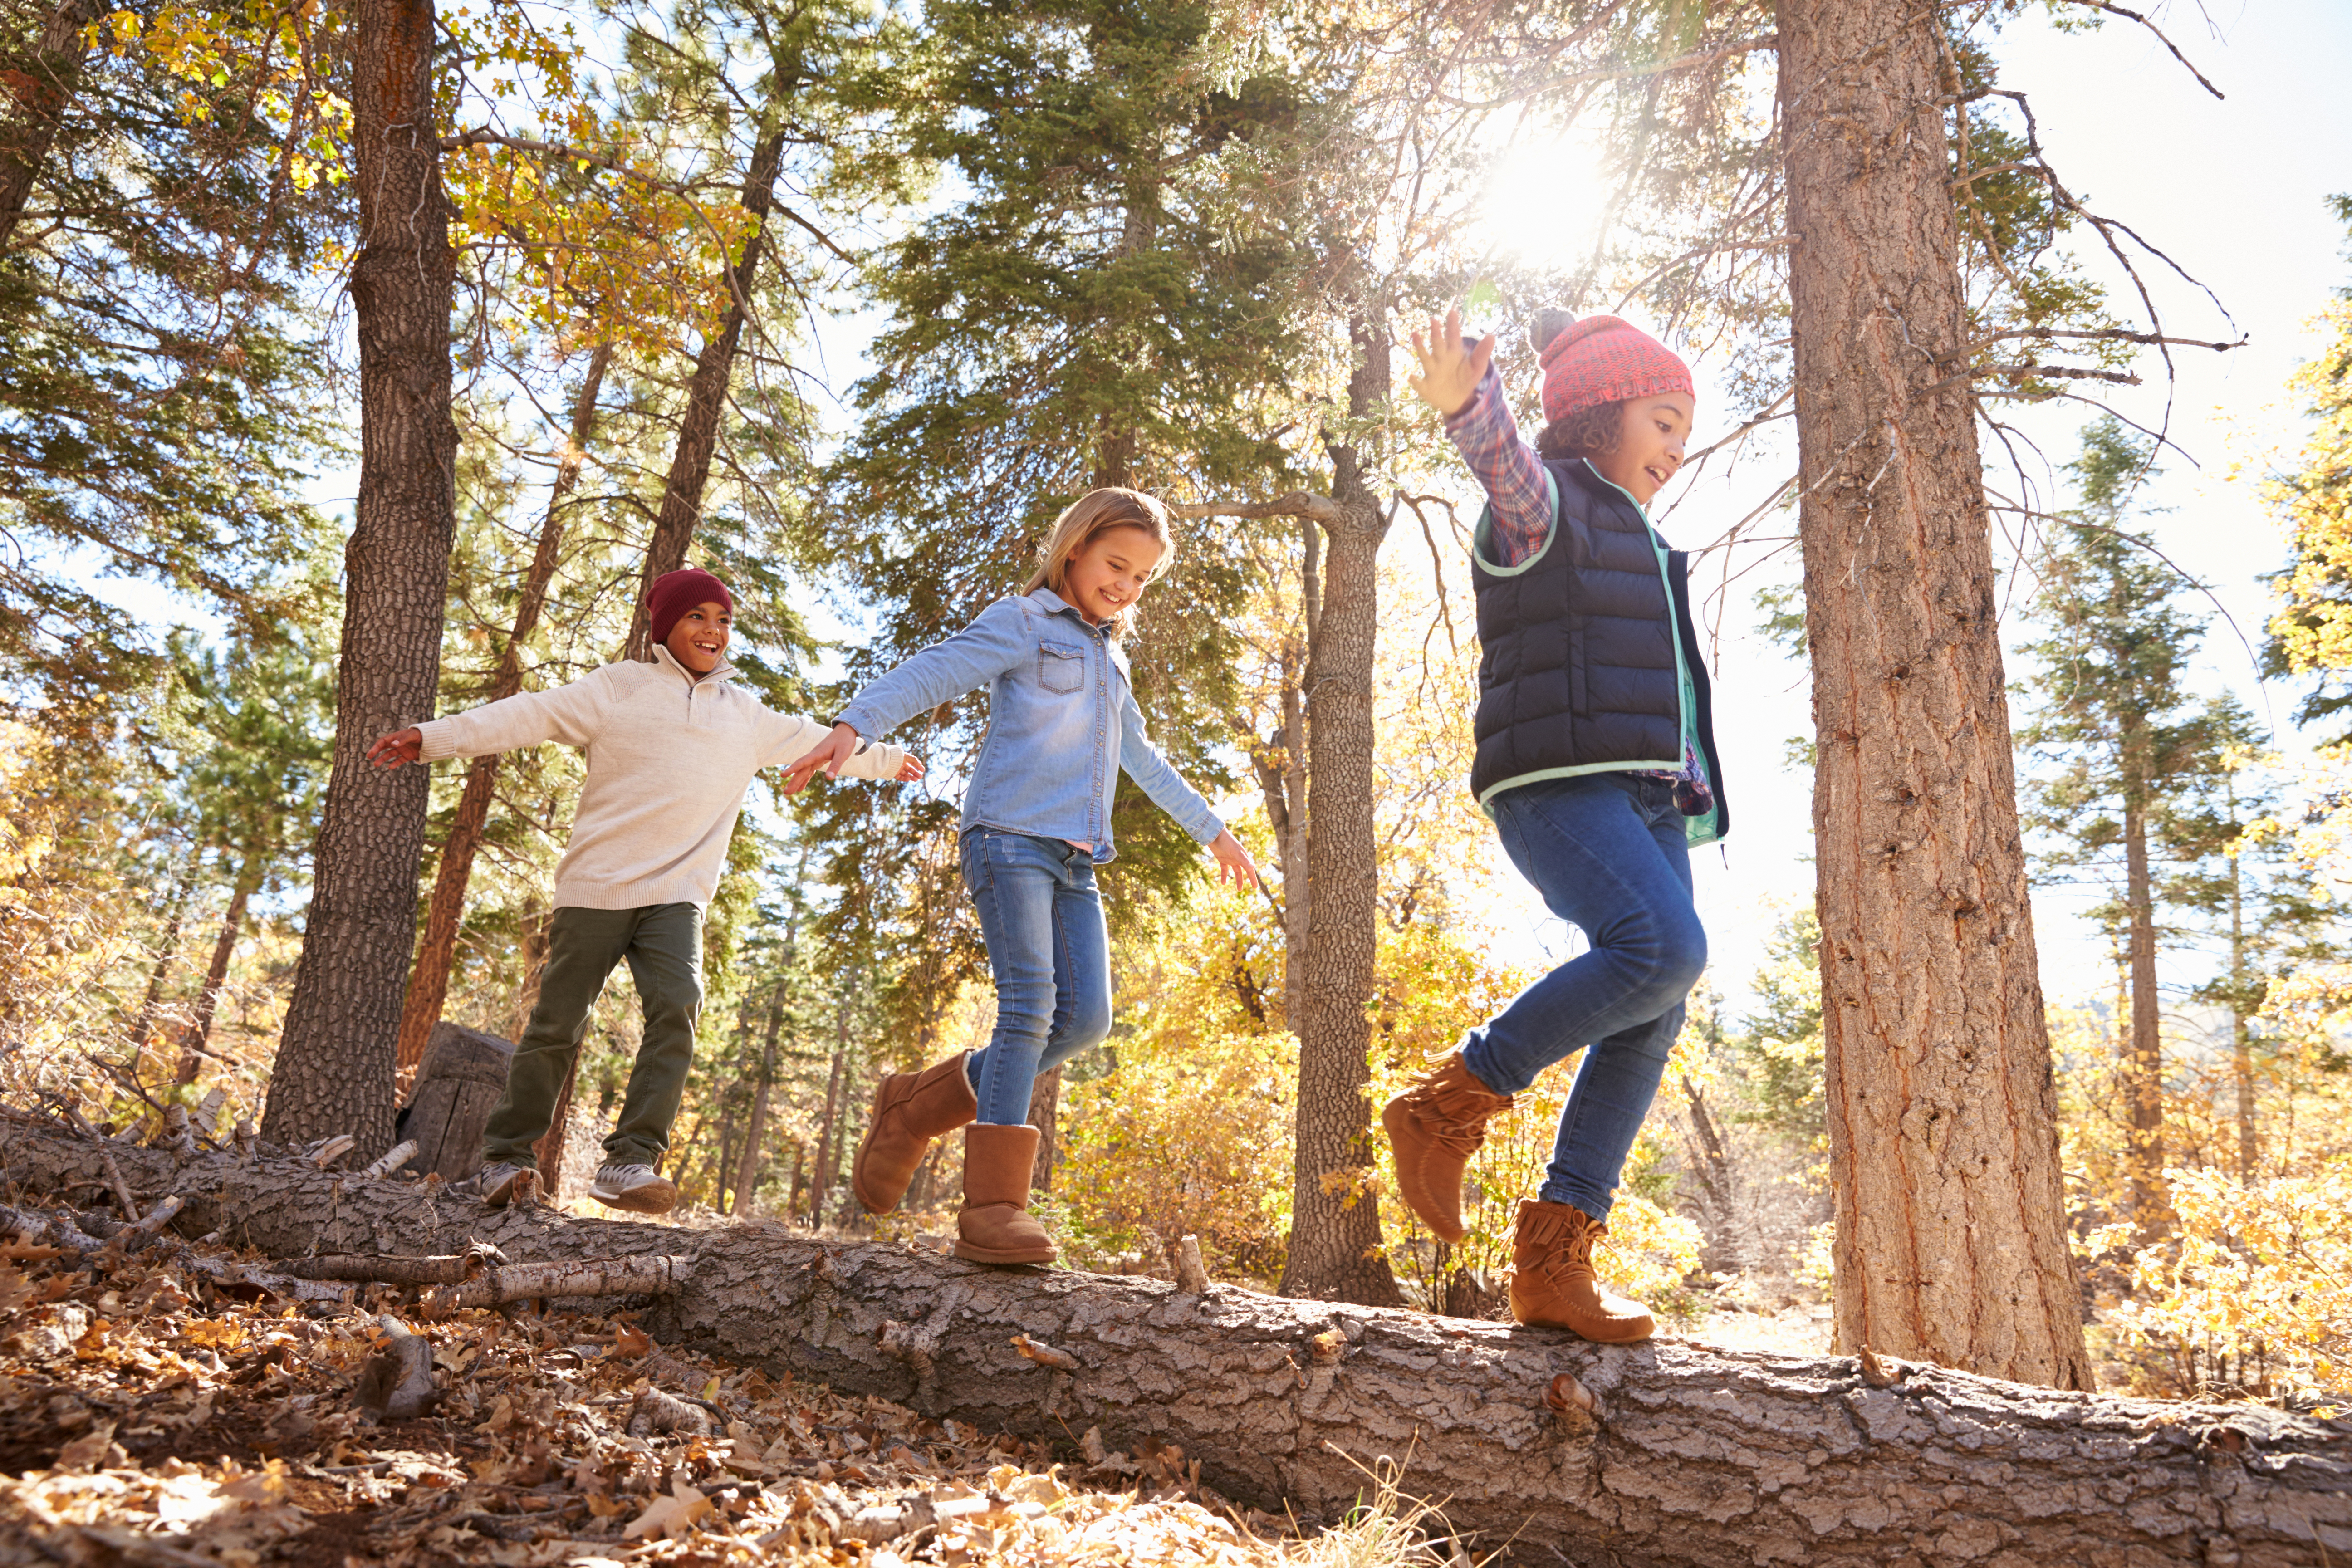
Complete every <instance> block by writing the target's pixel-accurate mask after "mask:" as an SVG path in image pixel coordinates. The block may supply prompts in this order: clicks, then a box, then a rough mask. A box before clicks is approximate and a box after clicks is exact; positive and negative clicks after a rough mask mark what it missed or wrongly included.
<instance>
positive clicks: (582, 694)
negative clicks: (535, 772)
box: [367, 670, 605, 768]
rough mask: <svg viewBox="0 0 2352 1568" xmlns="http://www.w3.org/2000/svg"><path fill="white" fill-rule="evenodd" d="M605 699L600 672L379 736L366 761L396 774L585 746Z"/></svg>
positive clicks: (598, 724)
mask: <svg viewBox="0 0 2352 1568" xmlns="http://www.w3.org/2000/svg"><path fill="white" fill-rule="evenodd" d="M604 699H605V689H604V672H603V671H602V670H599V671H597V672H596V673H595V674H593V675H590V676H588V677H587V678H585V679H581V680H574V681H572V682H571V683H570V684H568V685H564V686H559V687H557V688H555V689H553V690H552V691H525V692H521V693H519V694H518V695H516V696H513V697H508V698H502V699H500V700H499V701H496V702H489V703H485V704H483V705H482V706H481V707H479V708H469V709H467V710H466V711H465V712H463V713H452V714H450V715H449V716H448V717H446V718H445V719H434V720H430V721H427V722H425V723H423V724H412V725H410V726H409V727H408V728H407V729H405V730H395V731H393V732H392V733H391V734H389V735H380V736H378V737H377V738H376V741H375V743H374V744H373V745H372V746H370V747H369V748H368V753H367V754H368V761H369V762H371V763H374V764H375V765H376V766H377V767H380V768H397V767H400V766H403V765H404V764H405V763H419V762H423V763H437V762H439V761H441V760H442V759H443V758H445V757H478V756H481V755H483V754H484V753H486V752H510V751H513V750H514V749H515V748H516V747H518V746H536V745H539V744H541V742H547V741H561V742H563V743H564V744H565V745H567V746H585V745H586V744H587V743H588V742H590V741H592V740H593V739H595V737H596V731H597V730H598V729H599V728H600V727H601V725H602V723H603V720H604Z"/></svg>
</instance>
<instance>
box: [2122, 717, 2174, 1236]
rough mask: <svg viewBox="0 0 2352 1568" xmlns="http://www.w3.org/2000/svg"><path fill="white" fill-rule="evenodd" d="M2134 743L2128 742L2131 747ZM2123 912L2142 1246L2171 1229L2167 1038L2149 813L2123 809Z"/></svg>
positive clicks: (2127, 1065) (2128, 1083) (2132, 1141)
mask: <svg viewBox="0 0 2352 1568" xmlns="http://www.w3.org/2000/svg"><path fill="white" fill-rule="evenodd" d="M2128 745H2129V742H2126V746H2128ZM2124 906H2125V910H2126V914H2127V916H2128V920H2129V931H2130V937H2129V942H2130V945H2129V949H2128V951H2129V953H2130V960H2131V1049H2130V1054H2129V1055H2128V1056H2126V1058H2125V1059H2124V1093H2125V1098H2126V1100H2127V1101H2128V1102H2129V1105H2130V1110H2131V1121H2130V1125H2129V1127H2128V1129H2127V1131H2126V1139H2127V1141H2128V1142H2127V1147H2126V1165H2127V1168H2128V1169H2129V1171H2130V1173H2131V1208H2132V1219H2133V1221H2134V1223H2135V1224H2136V1226H2137V1228H2138V1231H2139V1238H2140V1240H2141V1241H2143V1242H2147V1241H2153V1240H2154V1239H2155V1238H2156V1237H2158V1236H2160V1235H2162V1234H2163V1233H2164V1232H2165V1230H2166V1229H2167V1228H2168V1226H2167V1224H2166V1218H2165V1216H2166V1214H2167V1212H2168V1210H2169V1209H2170V1207H2171V1204H2170V1200H2169V1198H2168V1194H2167V1192H2166V1188H2165V1181H2164V1037H2163V1032H2162V1016H2161V1015H2160V1013H2159V1012H2158V1005H2157V994H2156V898H2155V894H2154V891H2153V890H2152V889H2151V887H2150V885H2149V878H2148V869H2147V806H2146V805H2143V804H2142V802H2141V800H2139V799H2130V800H2126V802H2125V803H2124Z"/></svg>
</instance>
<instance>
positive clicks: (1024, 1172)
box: [955, 1121, 1054, 1263]
mask: <svg viewBox="0 0 2352 1568" xmlns="http://www.w3.org/2000/svg"><path fill="white" fill-rule="evenodd" d="M1036 1163H1037V1130H1036V1129H1035V1128H1034V1127H998V1126H993V1125H990V1124H988V1123H984V1122H979V1121H975V1122H973V1123H971V1125H970V1126H968V1127H966V1128H965V1129H964V1130H963V1208H962V1210H961V1212H960V1213H959V1214H957V1215H956V1248H955V1255H956V1256H957V1257H958V1258H970V1259H971V1261H973V1262H974V1263H1051V1262H1053V1261H1054V1242H1053V1238H1052V1237H1048V1236H1047V1235H1046V1234H1045V1226H1042V1225H1039V1224H1038V1223H1037V1221H1036V1217H1035V1216H1034V1215H1031V1214H1030V1212H1029V1173H1030V1170H1031V1168H1032V1167H1034V1165H1035V1164H1036Z"/></svg>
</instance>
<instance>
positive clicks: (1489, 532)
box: [1470, 468, 1559, 795]
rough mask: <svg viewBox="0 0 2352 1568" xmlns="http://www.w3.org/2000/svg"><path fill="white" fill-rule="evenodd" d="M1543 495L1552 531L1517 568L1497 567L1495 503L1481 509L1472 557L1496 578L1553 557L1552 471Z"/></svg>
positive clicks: (1555, 499)
mask: <svg viewBox="0 0 2352 1568" xmlns="http://www.w3.org/2000/svg"><path fill="white" fill-rule="evenodd" d="M1544 493H1545V494H1546V495H1548V496H1549V497H1550V498H1551V527H1550V528H1549V529H1548V530H1547V531H1545V533H1544V542H1543V543H1541V544H1540V545H1538V546H1537V548H1536V552H1535V553H1534V554H1533V555H1530V556H1528V558H1527V559H1526V560H1525V561H1522V562H1520V563H1518V564H1517V566H1497V565H1496V564H1495V558H1494V555H1493V553H1492V552H1489V551H1488V550H1487V548H1486V547H1487V545H1488V544H1490V543H1491V542H1493V541H1494V537H1495V503H1494V502H1493V501H1488V502H1487V503H1486V505H1485V506H1483V507H1481V508H1480V509H1479V510H1478V526H1477V527H1476V528H1475V529H1474V530H1472V531H1471V534H1470V554H1471V556H1472V557H1473V558H1474V559H1475V560H1476V562H1477V563H1478V564H1479V566H1480V568H1481V569H1483V570H1485V571H1487V572H1490V573H1492V574H1495V575H1496V576H1497V577H1516V576H1517V575H1518V574H1520V573H1522V572H1524V571H1526V570H1527V569H1528V567H1530V566H1532V565H1534V564H1535V563H1537V562H1538V561H1540V560H1542V559H1543V558H1544V557H1545V556H1546V555H1548V554H1549V553H1550V552H1551V542H1552V541H1553V540H1555V539H1558V538H1559V480H1558V479H1554V478H1552V475H1551V470H1550V469H1549V468H1546V469H1545V470H1544ZM1487 793H1488V794H1490V795H1491V794H1493V793H1494V792H1493V791H1491V790H1490V791H1488V792H1487Z"/></svg>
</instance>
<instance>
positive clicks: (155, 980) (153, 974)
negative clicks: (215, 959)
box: [131, 856, 196, 1052]
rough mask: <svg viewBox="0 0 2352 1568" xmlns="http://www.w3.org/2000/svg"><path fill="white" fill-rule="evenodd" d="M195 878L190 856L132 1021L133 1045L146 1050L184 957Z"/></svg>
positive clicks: (169, 906)
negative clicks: (183, 929)
mask: <svg viewBox="0 0 2352 1568" xmlns="http://www.w3.org/2000/svg"><path fill="white" fill-rule="evenodd" d="M195 880H196V874H195V858H194V856H190V857H189V858H188V862H187V864H186V865H185V866H184V867H183V868H181V871H180V874H179V876H178V877H177V878H175V879H173V883H172V896H171V899H170V900H169V901H168V902H167V903H166V904H165V906H164V907H165V908H166V909H168V910H170V911H171V912H170V914H168V915H167V916H165V918H164V921H163V941H162V942H158V943H157V944H156V949H155V965H154V967H153V968H152V969H150V970H149V971H148V972H147V994H145V995H144V996H142V997H141V998H140V999H139V1016H138V1017H137V1018H135V1019H133V1020H132V1021H131V1046H132V1047H133V1048H134V1049H137V1050H139V1051H142V1052H143V1051H144V1050H146V1048H147V1047H148V1046H149V1045H150V1044H152V1042H153V1039H154V1036H155V1021H156V1018H157V1017H158V1016H160V1015H161V1013H162V1012H163V981H164V979H165V977H166V976H168V975H169V974H170V973H172V965H173V963H174V962H176V961H177V960H178V958H179V956H180V924H181V921H183V920H184V919H185V918H186V916H187V912H188V895H189V894H190V893H191V892H192V891H194V888H195Z"/></svg>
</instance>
